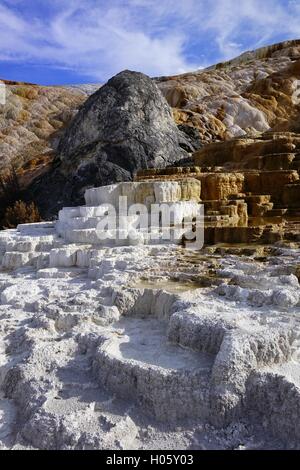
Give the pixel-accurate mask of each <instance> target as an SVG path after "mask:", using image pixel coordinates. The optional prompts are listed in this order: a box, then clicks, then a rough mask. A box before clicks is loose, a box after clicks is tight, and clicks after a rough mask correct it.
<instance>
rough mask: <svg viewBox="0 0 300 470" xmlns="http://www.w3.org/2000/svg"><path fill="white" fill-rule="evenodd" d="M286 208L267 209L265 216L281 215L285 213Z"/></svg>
mask: <svg viewBox="0 0 300 470" xmlns="http://www.w3.org/2000/svg"><path fill="white" fill-rule="evenodd" d="M287 211H288V209H287V208H284V209H277V208H276V209H271V210H269V211H267V212H266V214H265V215H266V217H278V216H283V215H285V214H286V213H287Z"/></svg>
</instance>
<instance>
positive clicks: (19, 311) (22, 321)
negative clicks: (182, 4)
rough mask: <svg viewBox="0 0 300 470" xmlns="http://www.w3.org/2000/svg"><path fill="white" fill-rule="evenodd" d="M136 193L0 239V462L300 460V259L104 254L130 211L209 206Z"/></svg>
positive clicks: (163, 251) (117, 249) (174, 191)
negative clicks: (56, 458)
mask: <svg viewBox="0 0 300 470" xmlns="http://www.w3.org/2000/svg"><path fill="white" fill-rule="evenodd" d="M140 184H141V185H144V186H143V187H142V186H139V183H134V185H131V190H130V184H124V183H122V184H119V185H113V186H109V187H103V188H95V189H92V190H88V191H87V192H86V203H87V205H86V206H83V207H75V208H65V209H63V210H62V211H61V212H60V214H59V220H58V221H57V222H53V223H52V222H49V223H40V224H29V225H28V224H26V225H21V226H19V227H18V228H17V229H16V230H7V231H3V232H0V263H1V269H0V319H1V321H0V337H1V342H0V448H1V447H2V448H10V449H29V448H34V449H108V448H109V449H120V448H121V449H143V448H152V449H153V448H159V449H162V448H168V449H170V448H174V449H192V448H194V449H197V448H200V449H211V448H218V449H227V448H228V449H232V448H274V447H276V448H285V447H296V448H299V447H300V363H299V361H300V355H299V353H300V343H299V338H300V336H299V335H300V322H299V315H300V295H299V282H298V277H299V253H300V250H299V247H297V246H296V245H294V246H292V245H291V244H290V245H287V244H277V245H275V246H272V247H269V248H268V249H266V248H265V247H260V246H257V247H255V248H253V253H252V254H250V253H249V247H248V250H247V256H246V255H245V254H243V250H242V249H240V253H239V254H238V255H237V254H229V252H228V251H226V249H225V248H222V247H220V246H219V247H209V248H204V249H202V250H200V251H198V252H197V251H191V250H186V249H184V248H183V247H181V246H180V245H178V244H177V245H176V244H175V243H172V242H164V241H163V240H161V239H159V240H156V241H155V243H154V244H153V243H151V240H150V241H149V238H147V236H145V233H142V235H141V236H140V237H138V238H134V239H132V238H131V237H130V234H129V233H128V236H127V238H125V239H123V242H122V243H121V245H122V246H118V243H116V242H114V243H111V241H108V242H107V241H106V242H104V241H103V240H100V242H99V239H98V237H97V235H96V227H97V225H98V223H99V221H100V220H101V218H102V217H103V216H104V214H103V206H101V204H113V205H116V201H117V199H116V198H117V197H119V195H124V194H127V195H128V196H129V197H130V198H131V203H141V202H146V203H147V204H152V203H155V202H156V203H160V202H167V203H175V204H177V207H178V214H179V215H178V217H179V218H180V217H183V216H184V217H186V216H187V214H188V213H189V215H191V216H193V214H194V211H195V210H196V209H197V206H198V204H199V202H200V201H199V200H198V201H197V200H190V201H185V200H183V198H182V194H181V193H180V191H181V190H180V188H179V186H176V184H177V183H176V184H175V183H174V182H167V183H149V184H148V186H147V187H146V186H145V183H140ZM174 185H175V186H174ZM131 221H132V220H131ZM128 222H129V224H130V219H129V221H128ZM118 229H119V227H117V228H116V230H118ZM152 229H153V227H149V230H152ZM155 229H156V228H155Z"/></svg>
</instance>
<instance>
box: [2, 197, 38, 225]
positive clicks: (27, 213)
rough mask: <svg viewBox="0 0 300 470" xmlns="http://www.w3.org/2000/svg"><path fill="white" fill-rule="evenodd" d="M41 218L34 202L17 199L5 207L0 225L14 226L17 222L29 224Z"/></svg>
mask: <svg viewBox="0 0 300 470" xmlns="http://www.w3.org/2000/svg"><path fill="white" fill-rule="evenodd" d="M41 220H42V219H41V216H40V213H39V210H38V208H37V207H36V205H35V203H34V202H31V203H30V204H26V203H25V202H24V201H17V202H15V203H14V204H13V205H12V206H9V207H7V209H6V211H5V213H4V217H3V220H2V225H3V227H4V228H15V227H16V226H17V225H18V224H26V223H27V224H30V223H34V222H40V221H41Z"/></svg>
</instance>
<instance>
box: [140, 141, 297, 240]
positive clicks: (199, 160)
mask: <svg viewBox="0 0 300 470" xmlns="http://www.w3.org/2000/svg"><path fill="white" fill-rule="evenodd" d="M299 142H300V140H299V135H298V134H293V133H284V132H274V133H270V132H268V133H265V134H261V135H260V136H259V137H257V138H250V137H248V138H238V139H232V140H230V141H228V142H220V143H214V144H210V145H207V146H205V147H203V148H202V149H201V150H199V151H197V152H196V153H194V160H195V164H196V165H197V166H195V167H189V168H188V167H187V168H168V169H167V170H148V171H144V172H140V173H139V174H138V180H140V181H142V180H144V179H145V180H147V179H158V180H159V179H160V180H167V179H169V178H177V179H179V180H184V179H185V178H187V177H193V178H195V179H197V180H198V181H200V182H201V193H200V198H201V200H202V201H203V203H204V206H205V223H206V231H205V233H206V236H205V242H206V243H222V242H223V243H254V242H261V243H274V242H275V241H278V240H281V239H284V238H285V239H288V240H291V241H292V240H297V239H299V236H300V230H299V215H300V179H299V168H300V160H299V153H298V152H299Z"/></svg>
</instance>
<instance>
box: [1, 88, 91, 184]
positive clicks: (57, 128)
mask: <svg viewBox="0 0 300 470" xmlns="http://www.w3.org/2000/svg"><path fill="white" fill-rule="evenodd" d="M0 83H4V84H5V101H6V102H5V104H3V105H2V104H1V105H0V173H2V172H6V171H7V170H9V167H10V165H11V164H13V165H14V166H15V168H16V169H19V170H20V174H23V173H30V171H32V173H33V174H32V176H31V178H32V177H34V174H35V171H38V170H42V169H43V167H45V166H46V167H47V165H48V164H49V162H51V161H52V160H53V158H54V154H55V151H56V148H57V144H58V141H59V139H60V136H61V131H62V129H63V128H64V127H65V126H66V125H67V124H68V123H69V122H70V120H71V119H72V118H73V116H74V115H75V113H76V111H77V109H78V108H79V106H80V105H81V104H82V103H83V102H84V101H85V100H86V98H87V94H86V93H83V92H81V90H80V89H73V88H68V89H67V88H65V87H43V86H38V85H30V84H26V83H17V82H7V81H5V82H1V80H0Z"/></svg>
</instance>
